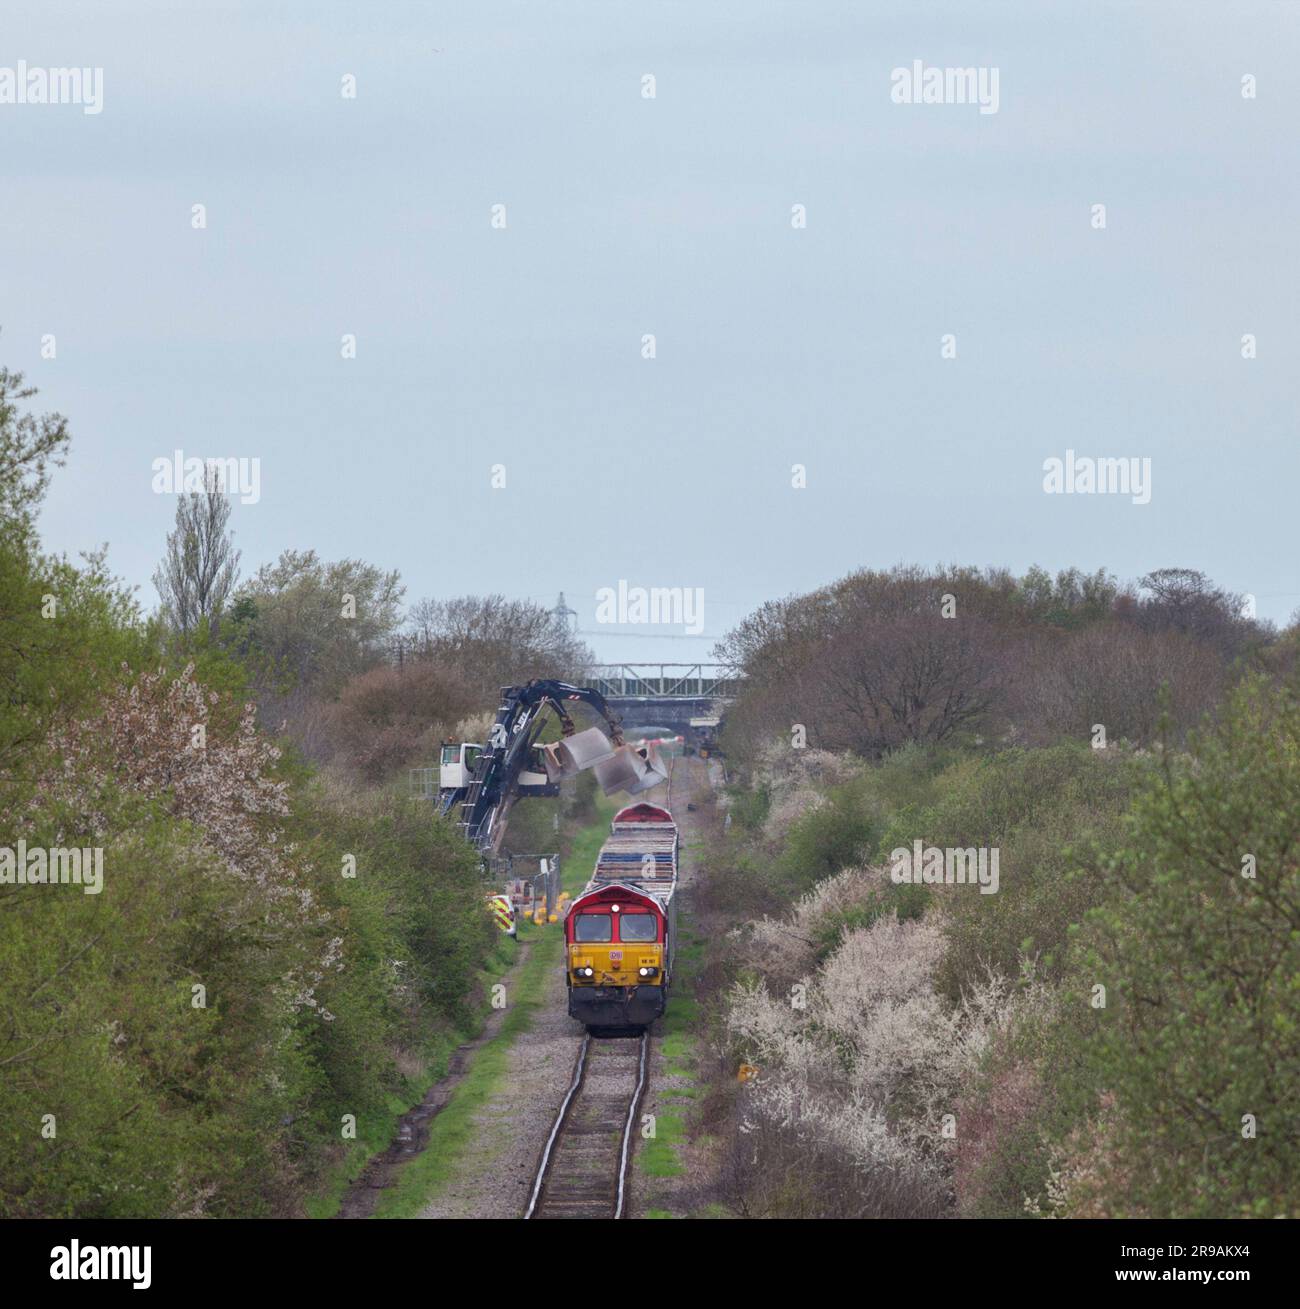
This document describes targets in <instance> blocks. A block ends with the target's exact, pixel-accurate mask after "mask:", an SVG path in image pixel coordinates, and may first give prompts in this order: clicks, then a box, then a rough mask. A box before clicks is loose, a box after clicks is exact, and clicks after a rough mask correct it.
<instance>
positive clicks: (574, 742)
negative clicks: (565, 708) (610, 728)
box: [542, 727, 616, 782]
mask: <svg viewBox="0 0 1300 1309" xmlns="http://www.w3.org/2000/svg"><path fill="white" fill-rule="evenodd" d="M615 753H616V752H615V750H614V747H613V746H612V745H611V744H610V742H609V737H607V736H606V735H605V733H604V732H602V731H601V730H600V728H599V727H589V728H587V730H586V731H584V732H575V733H574V735H573V736H567V737H565V738H564V740H563V741H556V742H555V743H554V744H553V745H544V746H543V747H542V759H543V760H544V761H545V764H546V776H547V777H548V778H549V779H550V780H551V781H552V782H558V781H561V780H562V779H563V778H566V777H577V775H578V774H579V773H580V772H582V771H583V770H584V769H586V768H595V767H598V766H599V765H600V764H601V763H602V762H603V761H605V760H607V759H610V758H612V757H613V756H614V754H615Z"/></svg>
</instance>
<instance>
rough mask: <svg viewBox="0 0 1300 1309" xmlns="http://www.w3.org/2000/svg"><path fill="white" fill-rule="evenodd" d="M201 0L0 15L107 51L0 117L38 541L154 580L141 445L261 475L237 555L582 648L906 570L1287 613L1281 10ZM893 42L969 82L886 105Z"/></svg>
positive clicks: (158, 523)
mask: <svg viewBox="0 0 1300 1309" xmlns="http://www.w3.org/2000/svg"><path fill="white" fill-rule="evenodd" d="M196 8H197V7H196V6H193V5H181V4H149V3H85V4H68V3H56V2H53V0H41V3H33V2H31V0H18V2H17V3H9V4H7V5H6V6H5V22H4V25H3V29H2V33H0V69H2V68H4V67H8V68H16V67H17V65H18V62H19V61H20V60H25V61H26V63H27V65H28V66H29V67H33V66H67V65H74V64H75V65H84V66H91V67H102V69H103V70H104V72H103V77H104V82H103V105H102V112H100V113H98V114H86V113H84V112H83V110H82V108H81V107H78V106H75V105H32V104H25V105H22V104H3V105H0V147H2V149H3V160H4V173H5V197H4V201H5V202H4V204H3V207H2V208H0V329H2V331H3V335H0V360H3V361H4V362H5V363H6V364H7V365H8V366H9V367H11V368H19V369H22V370H23V371H25V372H26V373H27V374H28V377H29V380H31V381H33V382H35V383H36V384H37V385H38V386H39V387H40V388H41V391H42V396H41V400H40V403H41V404H42V405H44V406H47V407H50V408H57V409H58V410H60V411H62V412H63V413H65V414H66V415H67V416H68V418H69V419H70V422H71V426H72V431H73V434H74V445H73V451H72V457H71V461H70V463H69V466H68V468H67V469H66V470H64V471H63V472H62V473H60V474H59V475H58V477H57V480H56V482H55V485H54V488H53V491H52V493H51V495H50V497H49V501H48V505H47V509H46V511H45V514H44V516H43V519H42V528H43V533H44V537H45V541H46V544H47V546H49V547H50V548H54V549H60V550H68V551H70V552H75V551H78V550H83V549H86V548H89V547H92V546H94V545H96V544H98V543H101V542H103V541H107V542H108V543H109V545H110V562H111V564H112V565H113V566H114V568H115V569H116V571H117V572H118V573H119V574H121V575H122V576H124V577H125V578H126V579H127V580H128V581H130V582H132V583H136V584H139V585H140V588H141V590H140V596H141V599H142V601H143V602H144V603H145V605H146V607H150V608H151V607H153V605H154V604H155V603H156V593H155V592H154V589H153V587H152V584H151V583H150V581H149V578H150V576H151V574H152V572H153V569H154V567H155V565H156V563H157V560H158V557H159V555H160V552H161V550H162V547H163V541H164V538H165V536H166V533H167V531H168V529H169V527H170V525H171V521H172V517H173V514H174V510H175V502H174V499H173V498H171V497H169V496H165V495H159V494H155V493H154V492H153V491H152V490H151V478H152V470H151V465H152V461H153V460H154V459H156V458H158V457H160V456H170V455H171V453H172V451H173V450H175V449H177V448H179V449H182V450H183V451H184V452H185V453H186V454H187V455H199V456H222V457H225V456H246V457H249V458H257V459H259V460H260V476H261V498H260V500H259V502H258V503H256V504H250V505H243V504H238V503H237V504H236V505H235V507H234V512H233V523H234V526H235V528H236V532H237V544H238V545H239V546H240V548H241V549H242V550H243V556H244V559H243V562H244V571H245V573H248V572H251V571H252V570H253V569H254V568H256V566H258V565H259V564H261V563H264V562H267V561H270V560H272V559H274V558H275V557H276V556H277V555H278V554H279V553H280V551H282V550H284V549H286V548H289V547H295V548H300V549H301V548H309V547H310V548H315V549H316V550H318V551H319V552H320V553H321V554H322V555H323V556H325V557H327V558H338V557H342V556H353V557H361V558H364V559H366V560H368V561H371V562H374V563H376V564H380V565H383V566H385V567H390V568H397V569H399V570H400V571H401V574H402V576H403V578H404V580H405V582H406V585H407V588H408V590H407V597H408V600H415V599H419V598H421V597H424V596H446V595H453V594H463V593H467V592H490V591H500V592H504V593H506V594H507V595H512V596H526V597H532V598H535V599H538V600H541V601H544V602H546V603H547V604H551V603H553V602H554V600H555V597H556V595H557V593H558V592H560V591H563V592H564V593H565V596H566V598H567V599H568V601H569V603H570V604H571V605H572V606H573V607H574V608H575V609H577V610H578V612H579V616H580V623H581V626H582V627H583V629H585V630H599V631H600V633H601V634H600V635H599V636H598V637H596V638H594V639H592V641H591V643H592V645H593V646H594V647H595V649H596V651H597V653H598V654H599V655H600V656H601V657H604V658H608V659H611V660H614V659H632V658H641V659H655V660H659V659H688V658H689V659H694V658H699V657H701V656H707V654H708V651H709V649H710V647H711V645H712V642H713V641H714V640H715V639H717V637H719V636H721V635H722V634H723V633H724V632H725V631H726V629H727V628H728V627H730V626H731V625H733V624H734V623H735V622H736V621H737V620H739V619H740V618H741V617H743V615H744V614H745V613H746V612H748V611H749V610H750V609H752V608H753V607H754V606H756V605H757V604H759V603H761V602H762V601H763V600H765V599H768V598H773V597H778V596H781V595H784V594H788V593H790V592H793V591H800V590H807V589H809V588H812V587H814V586H817V585H820V584H822V583H825V582H828V581H831V580H833V579H834V578H836V577H838V576H841V575H843V574H844V573H846V572H848V571H850V570H852V569H855V568H859V567H864V566H888V565H891V564H894V563H898V562H916V563H922V564H934V563H938V562H958V563H970V564H978V565H985V564H996V565H1006V566H1008V567H1010V568H1013V569H1015V570H1018V571H1019V570H1023V569H1025V568H1026V567H1028V566H1029V565H1030V564H1033V563H1039V564H1042V565H1044V566H1046V567H1048V568H1051V569H1053V570H1055V569H1057V568H1061V567H1065V566H1068V565H1072V564H1073V565H1078V566H1080V567H1082V568H1085V569H1089V570H1091V569H1094V568H1097V567H1100V566H1105V567H1108V568H1110V569H1111V570H1113V571H1114V572H1115V573H1117V574H1118V575H1119V576H1120V577H1123V578H1131V577H1137V576H1139V575H1140V574H1142V573H1143V572H1146V571H1148V570H1150V569H1152V568H1157V567H1162V566H1169V565H1180V566H1187V567H1193V568H1201V569H1204V570H1206V571H1207V572H1209V573H1210V574H1211V575H1212V576H1213V577H1214V578H1215V579H1216V580H1217V581H1218V582H1220V583H1222V584H1223V585H1226V586H1228V587H1230V588H1232V589H1234V590H1238V591H1242V592H1249V593H1251V594H1253V595H1255V596H1256V597H1257V604H1258V610H1259V613H1260V614H1261V615H1262V616H1264V617H1269V618H1274V619H1277V620H1280V621H1281V620H1285V619H1286V618H1287V616H1288V615H1289V614H1290V613H1291V612H1292V611H1293V610H1294V609H1296V608H1297V606H1300V576H1298V575H1297V561H1298V559H1300V553H1298V552H1297V550H1296V535H1297V532H1296V523H1297V508H1296V506H1297V483H1298V481H1300V478H1298V474H1300V433H1297V404H1296V400H1297V388H1298V385H1300V332H1298V331H1297V303H1298V297H1300V258H1298V257H1297V243H1298V241H1300V195H1298V188H1300V134H1298V133H1297V127H1298V126H1300V79H1297V76H1296V69H1297V67H1300V39H1298V38H1300V7H1298V6H1297V5H1296V4H1295V3H1290V2H1287V0H1265V2H1251V0H1236V2H1234V3H1232V4H1223V3H1219V2H1218V0H1215V2H1214V3H1209V2H1208V0H1203V2H1200V3H1197V2H1195V0H1178V2H1177V3H1168V4H1165V3H1152V2H1144V3H1131V2H1127V0H1126V2H1125V3H1119V4H1094V3H1079V2H1078V0H1071V2H1070V3H1060V4H1056V3H1045V2H1044V0H1026V3H993V2H990V0H984V2H982V3H980V4H978V5H971V4H970V3H967V2H966V0H960V2H955V3H950V4H927V3H918V2H917V0H895V2H894V3H872V4H865V3H854V4H848V3H842V4H838V3H815V0H799V2H798V3H790V4H764V3H758V2H757V0H745V2H744V3H719V2H717V0H708V2H705V0H695V2H694V3H681V4H676V3H640V4H627V3H614V2H612V0H600V2H599V3H591V4H566V3H550V4H544V5H543V4H537V3H535V2H534V3H518V4H511V3H496V2H489V0H477V2H476V3H464V4H384V3H370V4H361V3H357V0H348V3H331V2H329V0H315V2H314V3H311V4H307V3H302V4H284V3H267V2H266V0H260V2H258V3H246V4H245V3H226V4H206V5H204V6H203V9H202V12H196ZM913 60H921V61H923V63H924V64H925V65H926V66H933V67H939V68H942V67H946V66H952V67H983V68H987V69H996V70H997V74H998V88H999V98H998V106H997V112H996V113H981V112H980V108H979V106H978V105H972V104H912V105H901V104H896V103H894V102H893V100H892V99H891V94H890V91H891V72H892V70H893V69H895V68H897V67H900V66H903V67H908V68H910V67H911V65H912V62H913ZM348 74H351V75H353V76H354V77H355V79H356V91H357V93H356V98H355V99H345V98H344V97H343V96H342V95H341V89H342V85H343V78H344V77H345V75H348ZM646 74H651V75H653V78H654V91H655V94H654V98H652V99H651V98H647V97H646V96H645V95H644V94H643V87H644V85H645V84H644V83H643V77H644V75H646ZM1247 75H1250V76H1253V77H1254V78H1255V79H1256V84H1257V96H1256V98H1254V99H1247V98H1243V96H1242V79H1243V77H1245V76H1247ZM196 204H202V205H204V206H206V214H207V226H206V229H201V230H196V229H195V228H194V227H193V226H192V220H191V215H192V206H194V205H196ZM498 204H500V205H505V206H506V227H505V228H504V230H502V229H499V228H494V227H493V226H492V223H491V218H492V206H494V205H498ZM1096 204H1104V205H1105V206H1106V226H1105V228H1104V229H1098V228H1096V227H1094V225H1093V221H1094V220H1093V212H1094V211H1093V206H1094V205H1096ZM795 205H803V206H805V209H806V216H807V219H806V227H802V228H800V227H796V226H794V225H793V224H792V212H793V211H792V206H795ZM345 333H352V334H355V336H356V339H357V357H356V358H355V359H350V360H349V359H343V358H341V350H340V347H341V338H342V337H343V335H344V334H345ZM1247 333H1249V334H1253V335H1254V336H1255V337H1256V340H1257V356H1258V357H1257V358H1255V359H1249V360H1247V359H1243V358H1242V344H1241V342H1242V337H1243V335H1245V334H1247ZM46 334H53V335H54V336H55V338H56V345H57V355H56V357H55V358H54V359H43V358H42V357H41V340H42V337H43V336H45V335H46ZM647 334H653V335H654V337H655V350H656V357H655V358H654V359H652V360H651V359H646V358H643V357H642V356H643V347H642V341H643V337H644V336H646V335H647ZM945 334H952V335H954V336H955V338H956V356H957V357H956V358H955V359H945V358H943V357H941V338H942V337H943V336H944V335H945ZM1067 449H1073V450H1074V451H1075V452H1076V454H1077V455H1079V456H1092V457H1098V456H1110V457H1118V456H1124V457H1134V458H1138V459H1150V460H1151V498H1150V503H1148V504H1134V503H1133V502H1132V497H1131V496H1121V495H1080V494H1073V495H1049V494H1045V493H1044V490H1043V477H1044V473H1043V462H1044V460H1046V459H1048V458H1050V457H1052V456H1057V457H1064V455H1065V451H1066V450H1067ZM494 464H503V465H505V477H506V486H505V488H504V489H493V487H492V485H491V477H492V466H493V465H494ZM794 464H802V465H805V466H806V469H807V487H806V489H794V488H792V486H791V467H792V465H794ZM620 580H624V581H626V582H627V583H628V584H629V585H630V586H646V587H650V586H660V587H668V586H681V587H692V588H694V587H701V588H703V594H704V601H705V607H704V632H703V633H702V634H701V635H700V636H698V637H696V638H693V639H674V633H675V632H677V631H679V630H680V629H676V628H673V627H671V626H660V627H658V628H653V629H649V628H647V629H644V630H643V631H641V632H640V633H633V634H629V633H628V631H627V629H625V628H624V629H620V628H618V627H613V626H609V627H601V628H599V629H598V628H597V627H596V624H595V598H596V593H597V590H598V589H599V588H600V587H605V586H610V587H613V586H617V585H618V583H619V581H620Z"/></svg>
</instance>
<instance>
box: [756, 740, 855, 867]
mask: <svg viewBox="0 0 1300 1309" xmlns="http://www.w3.org/2000/svg"><path fill="white" fill-rule="evenodd" d="M862 770H863V765H862V762H861V760H858V759H854V758H853V757H852V756H851V755H844V754H833V753H831V752H830V751H829V750H808V749H804V750H795V749H792V748H791V747H790V744H789V742H788V741H777V742H773V743H772V744H770V745H768V746H767V747H766V748H765V749H764V750H763V751H762V752H761V753H760V754H759V757H758V761H757V763H756V764H755V767H754V784H755V786H756V787H758V788H761V789H763V790H765V791H766V792H767V794H768V797H769V805H768V813H767V818H766V819H765V820H764V823H763V837H764V839H765V840H767V841H771V842H778V841H780V839H781V837H782V835H783V834H784V832H785V831H786V830H787V829H788V828H789V827H790V826H791V824H793V823H794V822H796V821H797V820H798V819H800V818H802V817H803V815H804V814H806V813H809V812H810V811H812V810H813V809H816V808H818V807H819V806H820V805H821V804H823V803H824V801H825V792H826V791H827V790H829V789H830V788H831V787H834V786H839V785H841V784H842V783H844V782H847V781H849V780H850V779H851V778H853V777H856V776H858V775H859V774H860V773H861V772H862Z"/></svg>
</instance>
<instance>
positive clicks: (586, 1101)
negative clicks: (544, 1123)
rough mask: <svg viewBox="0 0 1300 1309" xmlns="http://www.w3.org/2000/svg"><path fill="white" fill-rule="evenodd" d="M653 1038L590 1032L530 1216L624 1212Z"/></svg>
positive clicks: (545, 1155)
mask: <svg viewBox="0 0 1300 1309" xmlns="http://www.w3.org/2000/svg"><path fill="white" fill-rule="evenodd" d="M649 1055H650V1037H649V1034H648V1033H647V1032H642V1033H641V1034H640V1035H639V1036H617V1037H598V1036H592V1035H591V1034H590V1033H588V1034H587V1036H586V1037H585V1038H584V1039H583V1042H582V1045H581V1047H580V1048H579V1050H578V1062H577V1064H576V1066H575V1068H574V1072H573V1082H572V1083H571V1085H570V1086H569V1090H568V1094H567V1095H565V1097H564V1101H563V1103H562V1104H561V1105H560V1112H559V1113H558V1114H557V1115H556V1119H555V1125H554V1126H553V1127H552V1128H551V1134H550V1136H549V1137H548V1138H547V1142H546V1145H545V1147H544V1148H543V1150H542V1159H541V1163H540V1164H539V1166H538V1169H537V1180H536V1181H535V1182H534V1183H533V1192H532V1196H531V1198H530V1199H529V1201H528V1210H527V1212H526V1213H525V1214H524V1217H525V1218H622V1217H624V1216H625V1215H626V1213H627V1178H628V1170H629V1168H630V1166H631V1162H632V1141H633V1136H632V1134H633V1132H634V1131H635V1130H636V1119H637V1109H638V1107H639V1106H640V1104H641V1097H642V1096H643V1095H644V1093H645V1085H646V1070H647V1067H648V1064H649Z"/></svg>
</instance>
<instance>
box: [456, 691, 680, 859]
mask: <svg viewBox="0 0 1300 1309" xmlns="http://www.w3.org/2000/svg"><path fill="white" fill-rule="evenodd" d="M574 703H579V704H583V705H586V706H587V707H588V708H589V709H591V710H592V711H593V712H594V713H596V714H597V715H599V717H600V718H601V719H603V720H604V724H605V726H606V727H607V728H608V735H606V733H605V732H604V731H602V730H601V728H600V727H589V728H587V729H586V730H585V731H581V732H580V731H578V729H577V727H576V725H575V723H574V721H573V718H572V716H571V715H570V713H569V708H568V707H569V706H570V705H572V704H574ZM548 709H549V710H551V711H553V712H554V714H555V716H556V717H557V718H558V719H559V722H560V740H559V741H556V742H553V743H550V744H541V743H540V742H539V737H540V736H541V734H542V731H543V728H544V727H545V725H546V711H547V710H548ZM588 768H594V769H595V771H596V780H597V782H599V784H600V786H601V788H602V789H603V790H604V791H605V794H606V795H613V794H615V793H616V792H618V791H626V792H627V793H628V794H629V795H636V794H638V793H639V792H641V791H646V790H649V789H650V787H652V786H658V785H659V783H660V782H662V781H663V780H664V779H665V778H666V777H667V776H668V773H667V769H666V767H665V766H664V765H663V764H662V763H661V762H660V761H659V756H658V750H657V744H656V743H655V742H648V743H645V744H643V745H639V746H630V745H628V744H626V742H625V741H624V740H623V729H622V725H621V724H620V723H619V720H618V718H617V717H616V716H615V714H614V713H613V711H612V710H611V709H610V707H609V705H608V704H606V703H605V697H604V696H603V695H601V693H600V692H599V691H596V690H593V689H592V688H591V687H586V686H571V685H570V684H569V683H568V682H557V681H552V680H548V679H539V680H536V681H532V682H528V683H526V684H525V685H523V686H505V687H502V688H501V705H500V708H499V709H498V710H497V716H496V721H495V722H494V723H493V724H492V732H491V734H490V736H489V737H488V740H487V741H486V742H485V743H483V744H482V745H476V744H472V743H470V742H467V741H466V742H447V743H445V744H444V745H443V748H442V757H441V762H440V766H439V785H438V809H439V812H440V813H442V814H445V815H449V816H451V817H452V819H453V821H455V822H456V824H457V825H458V826H459V827H460V829H461V831H462V833H463V834H464V836H465V839H466V840H467V841H468V842H469V843H470V844H471V845H472V846H473V847H474V848H475V849H476V850H478V851H479V853H480V855H482V856H483V857H484V858H485V859H487V858H489V857H490V856H491V855H493V854H495V853H496V851H497V849H498V848H499V847H500V844H501V839H502V837H503V835H504V834H505V828H506V822H507V820H508V818H509V815H510V809H511V806H512V805H513V804H514V802H515V801H516V800H517V799H519V798H520V797H521V796H528V795H558V794H559V790H560V782H561V781H562V780H564V779H565V778H568V777H573V776H576V775H577V774H578V773H579V772H582V771H584V770H585V769H588Z"/></svg>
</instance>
